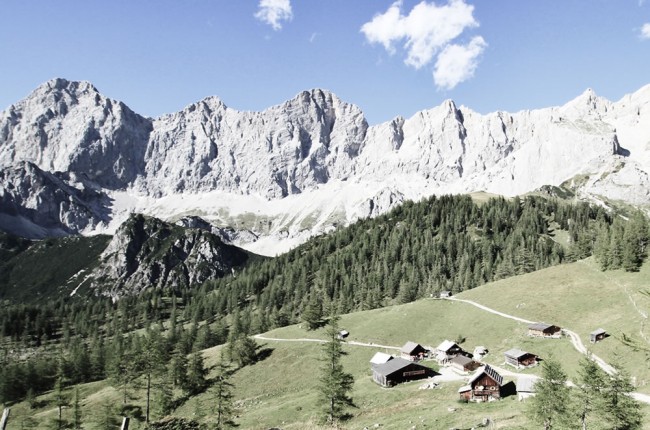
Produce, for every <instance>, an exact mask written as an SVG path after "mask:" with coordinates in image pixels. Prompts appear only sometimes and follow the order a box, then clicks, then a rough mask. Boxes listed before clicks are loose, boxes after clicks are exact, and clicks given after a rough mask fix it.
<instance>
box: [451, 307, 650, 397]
mask: <svg viewBox="0 0 650 430" xmlns="http://www.w3.org/2000/svg"><path fill="white" fill-rule="evenodd" d="M630 299H631V298H630ZM445 300H451V301H455V302H462V303H467V304H470V305H472V306H476V307H477V308H480V309H483V310H484V311H486V312H490V313H493V314H495V315H499V316H502V317H504V318H509V319H511V320H515V321H519V322H523V323H526V324H533V323H534V322H533V321H530V320H527V319H524V318H519V317H516V316H514V315H509V314H506V313H504V312H500V311H497V310H494V309H492V308H489V307H487V306H485V305H482V304H480V303H476V302H474V301H472V300H464V299H457V298H456V297H447V298H445ZM562 331H563V332H564V333H566V334H567V335H568V336H569V339H570V340H571V344H572V345H573V347H574V348H575V349H576V350H577V351H578V352H579V353H581V354H584V355H587V354H588V353H589V351H588V350H587V348H586V347H585V345H584V343H582V339H580V336H578V334H577V333H576V332H574V331H572V330H569V329H566V328H563V329H562ZM591 358H592V359H593V360H594V361H595V362H596V364H598V366H600V368H601V369H603V370H604V371H605V372H607V373H608V374H609V375H613V374H614V373H615V372H616V370H615V369H614V368H613V367H612V366H611V365H609V364H608V363H607V362H606V361H605V360H603V359H602V358H600V357H598V356H597V355H594V354H591ZM493 367H494V366H493ZM495 369H497V371H501V370H504V369H499V368H496V367H495ZM509 373H511V372H508V371H505V372H504V374H506V375H508V374H509ZM568 384H569V385H572V383H571V382H570V381H568ZM630 396H631V397H632V398H634V399H636V400H637V401H639V402H643V403H647V404H650V395H647V394H643V393H630Z"/></svg>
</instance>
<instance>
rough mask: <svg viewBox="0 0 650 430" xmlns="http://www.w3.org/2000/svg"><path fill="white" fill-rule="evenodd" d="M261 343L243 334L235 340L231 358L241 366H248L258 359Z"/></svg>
mask: <svg viewBox="0 0 650 430" xmlns="http://www.w3.org/2000/svg"><path fill="white" fill-rule="evenodd" d="M258 349H259V345H258V344H257V342H256V341H255V340H254V339H253V338H251V337H248V336H242V337H240V338H239V339H237V340H236V341H235V344H234V347H233V351H232V353H231V360H232V361H234V362H235V363H237V365H238V366H239V367H244V366H248V365H250V364H253V363H255V362H256V361H257V350H258Z"/></svg>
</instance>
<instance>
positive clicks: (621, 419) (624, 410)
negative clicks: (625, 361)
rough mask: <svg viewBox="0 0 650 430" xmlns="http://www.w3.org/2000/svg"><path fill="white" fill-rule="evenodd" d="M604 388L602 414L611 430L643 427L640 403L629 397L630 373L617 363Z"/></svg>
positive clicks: (630, 390) (630, 386)
mask: <svg viewBox="0 0 650 430" xmlns="http://www.w3.org/2000/svg"><path fill="white" fill-rule="evenodd" d="M613 367H614V369H615V370H616V372H615V373H614V374H613V375H612V376H611V377H610V378H609V380H608V381H607V383H606V385H605V388H604V391H603V393H604V396H603V400H604V414H605V419H606V421H607V422H608V423H609V425H610V427H609V428H610V429H612V430H635V429H640V428H642V427H643V415H642V413H641V405H639V403H638V402H637V401H636V400H634V399H633V398H632V397H630V393H631V392H632V391H633V390H634V387H633V386H632V383H631V382H630V375H629V374H628V373H627V372H626V371H624V370H623V368H621V367H620V366H619V365H618V364H613Z"/></svg>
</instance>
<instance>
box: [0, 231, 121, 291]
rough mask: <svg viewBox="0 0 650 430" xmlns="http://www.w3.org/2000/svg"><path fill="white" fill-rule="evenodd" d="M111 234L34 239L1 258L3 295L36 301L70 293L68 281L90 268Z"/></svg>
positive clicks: (0, 278)
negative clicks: (18, 250)
mask: <svg viewBox="0 0 650 430" xmlns="http://www.w3.org/2000/svg"><path fill="white" fill-rule="evenodd" d="M109 241H110V236H104V235H97V236H89V237H84V236H71V237H63V238H56V239H46V240H42V241H38V242H33V243H32V244H31V245H30V246H29V247H27V248H26V249H24V248H23V249H22V250H21V251H20V252H16V253H15V254H13V255H4V256H3V257H4V258H2V259H1V260H0V298H2V299H8V300H11V301H15V302H17V303H34V302H38V301H44V300H47V299H50V298H52V297H60V296H61V294H69V293H70V291H67V290H66V289H65V288H62V287H65V285H66V282H67V281H68V280H69V279H70V278H71V277H72V276H74V275H75V274H77V273H79V271H81V270H85V271H90V270H92V268H94V266H95V265H96V264H97V261H98V256H99V255H100V254H101V253H102V251H103V250H104V249H105V248H106V245H108V242H109Z"/></svg>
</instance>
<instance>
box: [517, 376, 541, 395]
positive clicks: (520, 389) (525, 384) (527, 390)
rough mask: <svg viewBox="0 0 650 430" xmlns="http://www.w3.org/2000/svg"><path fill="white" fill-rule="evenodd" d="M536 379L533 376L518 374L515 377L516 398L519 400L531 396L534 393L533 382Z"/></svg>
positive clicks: (535, 381)
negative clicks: (517, 376) (518, 375)
mask: <svg viewBox="0 0 650 430" xmlns="http://www.w3.org/2000/svg"><path fill="white" fill-rule="evenodd" d="M537 379H538V378H536V377H534V376H520V377H519V378H518V379H517V398H518V399H519V401H522V400H525V399H527V398H529V397H533V396H534V395H535V394H536V391H535V384H536V383H537Z"/></svg>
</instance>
